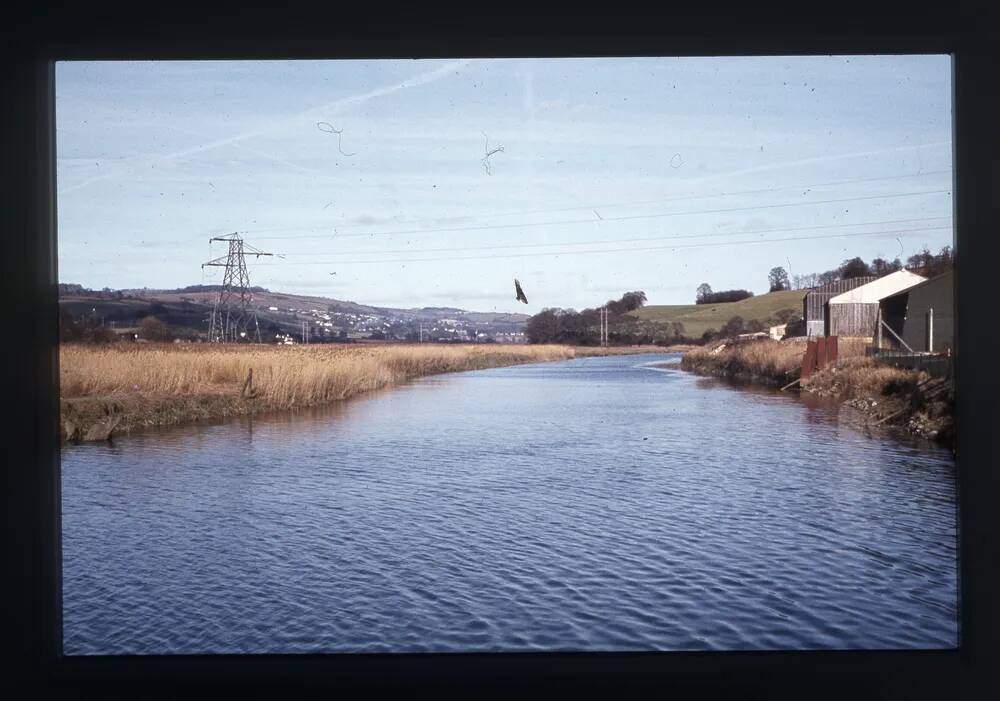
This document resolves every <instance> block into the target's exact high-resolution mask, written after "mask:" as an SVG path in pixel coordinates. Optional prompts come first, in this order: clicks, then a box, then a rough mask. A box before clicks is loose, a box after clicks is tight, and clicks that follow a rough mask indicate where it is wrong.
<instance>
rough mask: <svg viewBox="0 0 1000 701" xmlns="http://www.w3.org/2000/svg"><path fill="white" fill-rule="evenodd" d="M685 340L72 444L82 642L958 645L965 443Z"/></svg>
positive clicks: (157, 649)
mask: <svg viewBox="0 0 1000 701" xmlns="http://www.w3.org/2000/svg"><path fill="white" fill-rule="evenodd" d="M675 358H676V356H670V357H668V356H660V357H656V356H654V357H650V356H632V357H628V356H624V357H610V358H585V359H577V360H572V361H567V362H559V363H547V364H540V365H524V366H519V367H510V368H501V369H495V370H486V371H480V372H470V373H462V374H454V375H446V376H439V377H434V378H427V379H423V380H420V381H417V382H414V383H412V384H410V385H406V386H403V387H399V388H396V389H394V390H391V391H386V392H379V393H376V394H373V395H370V396H366V397H363V398H360V399H357V400H353V401H350V402H345V403H342V404H340V405H337V406H333V407H327V408H324V409H322V410H316V411H308V412H299V413H296V414H286V415H282V416H273V417H267V418H260V417H258V418H256V419H254V420H252V421H251V420H249V419H243V420H237V421H232V422H229V423H225V424H221V425H212V426H204V425H202V426H188V427H176V428H172V429H168V430H161V431H155V432H153V431H151V432H147V433H142V434H135V435H132V436H129V437H123V438H120V439H117V440H116V441H115V443H114V444H113V445H80V446H72V447H68V448H66V449H65V450H64V451H63V454H62V471H63V483H62V484H63V563H64V572H63V586H64V639H65V643H64V645H65V650H66V652H67V653H70V654H81V653H83V654H92V653H116V654H120V653H205V652H317V651H323V652H342V651H351V652H354V651H358V652H362V651H364V652H372V651H459V650H462V651H467V650H473V651H527V650H556V649H558V650H653V649H655V650H691V649H743V650H745V649H788V648H795V649H802V648H813V649H815V648H824V649H829V648H941V647H953V646H955V645H956V644H957V637H958V630H957V614H956V598H957V582H956V510H955V470H954V464H953V460H952V458H951V454H950V453H949V452H948V451H945V450H942V449H939V448H934V447H932V446H928V445H926V444H918V443H915V442H913V441H907V440H904V439H902V438H899V437H893V436H884V435H876V436H872V435H866V434H865V433H864V432H863V431H861V430H859V429H858V428H857V427H855V426H853V425H852V424H851V422H849V421H846V420H841V421H838V420H837V417H836V413H837V411H838V409H837V408H836V407H831V406H829V405H826V406H823V405H818V406H807V405H805V404H804V403H803V402H802V401H800V400H798V399H795V398H792V397H788V396H786V395H783V394H778V393H775V392H770V391H768V392H762V391H748V390H743V389H737V388H733V387H729V386H726V385H723V384H720V383H718V382H715V381H710V380H704V379H699V378H695V377H693V376H691V375H688V374H686V373H683V372H680V371H678V370H669V369H666V370H664V369H653V368H650V367H648V365H647V364H648V363H650V362H654V361H664V360H670V359H675ZM842 418H844V417H842Z"/></svg>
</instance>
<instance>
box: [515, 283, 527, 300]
mask: <svg viewBox="0 0 1000 701" xmlns="http://www.w3.org/2000/svg"><path fill="white" fill-rule="evenodd" d="M514 292H515V293H516V296H515V297H514V299H516V300H517V301H518V302H524V303H525V304H527V303H528V298H527V297H525V296H524V290H522V289H521V283H520V282H518V281H517V278H514Z"/></svg>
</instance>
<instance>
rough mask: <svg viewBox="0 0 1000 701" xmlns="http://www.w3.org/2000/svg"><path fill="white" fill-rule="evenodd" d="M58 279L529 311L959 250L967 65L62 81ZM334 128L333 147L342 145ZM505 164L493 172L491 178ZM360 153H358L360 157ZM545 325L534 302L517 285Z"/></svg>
mask: <svg viewBox="0 0 1000 701" xmlns="http://www.w3.org/2000/svg"><path fill="white" fill-rule="evenodd" d="M56 76H57V79H56V119H57V191H58V223H59V278H60V280H61V281H64V282H77V283H81V284H83V285H85V286H88V287H94V288H102V287H112V288H123V287H151V288H153V287H178V286H184V285H189V284H201V283H205V284H210V283H214V282H218V281H219V279H220V277H221V275H220V273H221V269H220V268H207V269H202V268H201V267H200V266H201V263H203V262H204V261H206V260H209V259H210V258H214V257H216V256H219V255H222V254H223V253H224V250H225V249H224V247H223V245H222V244H219V243H215V244H210V243H209V241H208V239H209V238H210V237H212V236H214V235H219V234H224V233H229V232H233V231H239V232H245V233H243V236H244V238H245V239H246V241H247V242H248V243H249V244H251V245H253V246H256V247H257V248H260V249H262V250H265V251H272V252H275V253H280V254H282V256H283V257H270V258H260V259H250V261H249V263H250V273H251V277H252V280H253V282H254V284H259V285H262V286H264V287H267V288H269V289H272V290H282V291H288V292H298V293H306V294H318V295H324V296H329V297H335V298H338V299H347V300H352V301H356V302H362V303H367V304H378V305H386V306H407V307H410V306H458V307H463V308H466V309H475V310H481V311H488V310H497V311H521V312H527V313H535V312H537V311H539V310H541V309H542V308H544V307H568V308H569V307H571V308H576V309H581V308H584V307H592V306H596V305H598V304H600V303H601V302H603V301H605V300H606V299H609V298H612V297H618V296H620V295H621V293H622V292H624V291H626V290H636V289H641V290H644V291H645V292H646V294H647V296H648V299H649V303H651V304H683V303H691V302H692V301H693V298H694V295H695V288H696V287H697V286H698V285H699V284H700V283H702V282H708V283H709V284H710V285H712V287H713V288H714V289H728V288H734V287H738V288H746V289H750V290H752V291H753V292H755V293H758V294H759V293H763V292H766V291H767V273H768V271H769V270H770V269H771V268H772V267H774V266H776V265H781V266H783V267H785V268H786V269H789V270H790V272H791V273H792V274H797V273H806V272H820V271H823V270H827V269H829V268H832V267H834V266H835V265H837V264H838V263H839V262H840V261H841V260H843V259H844V258H847V257H853V256H855V255H860V256H861V257H863V258H865V259H866V260H869V259H871V258H872V257H874V256H877V255H881V256H886V257H889V258H892V257H895V256H900V257H901V258H904V259H905V257H906V256H909V255H911V254H912V253H914V252H915V251H916V250H918V249H920V248H922V247H923V246H924V245H927V246H929V247H930V248H931V249H933V250H937V249H939V248H940V247H941V246H944V245H948V244H951V243H952V240H953V233H952V221H951V214H952V195H951V183H952V179H951V168H952V150H951V129H952V126H951V62H950V58H949V57H947V56H895V57H891V56H835V57H755V58H740V57H727V58H655V59H653V58H624V59H556V60H553V59H503V60H419V61H412V60H392V61H389V60H378V61H287V62H285V61H269V62H256V61H240V62H229V61H194V62H193V61H184V62H69V63H68V62H61V63H59V64H58V65H57V72H56ZM331 129H336V130H339V131H340V132H341V133H340V134H339V135H338V134H336V133H333V132H331V131H330V130H331ZM487 145H488V148H489V149H490V150H492V149H495V148H497V147H503V151H501V152H497V153H495V154H494V155H493V156H491V157H490V158H489V161H488V163H489V165H490V169H489V170H490V172H489V173H487V172H486V168H485V167H484V163H483V156H484V154H485V153H486V150H487ZM345 154H346V155H345ZM514 277H517V278H519V279H520V280H521V283H522V285H523V287H524V290H525V292H526V294H527V296H528V299H529V302H530V304H528V305H522V304H520V303H518V302H516V301H515V300H514V293H513V284H512V281H513V278H514Z"/></svg>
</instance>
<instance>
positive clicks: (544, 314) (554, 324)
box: [525, 290, 685, 346]
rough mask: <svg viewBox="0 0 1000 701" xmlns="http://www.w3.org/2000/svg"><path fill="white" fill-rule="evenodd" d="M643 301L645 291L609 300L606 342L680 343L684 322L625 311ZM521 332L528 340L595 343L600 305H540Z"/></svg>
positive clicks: (531, 341)
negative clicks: (649, 319)
mask: <svg viewBox="0 0 1000 701" xmlns="http://www.w3.org/2000/svg"><path fill="white" fill-rule="evenodd" d="M645 303H646V293H645V292H642V291H639V290H637V291H633V292H626V293H625V294H623V295H622V296H621V298H620V299H616V300H609V301H608V302H607V303H606V304H605V305H604V307H603V309H607V312H608V342H609V343H610V344H611V345H634V344H659V345H670V344H671V343H680V342H682V341H683V340H685V338H684V325H683V324H680V323H674V324H670V325H656V324H648V323H644V322H643V321H642V320H640V319H637V318H636V317H634V316H629V315H628V313H629V312H631V311H634V310H636V309H639V308H640V307H642V306H643V305H644V304H645ZM525 336H526V337H527V339H528V342H529V343H567V344H571V345H580V346H596V345H600V343H601V308H595V309H584V310H583V311H579V312H578V311H576V310H575V309H558V308H548V309H543V310H542V311H541V312H539V313H538V314H535V315H534V316H532V317H530V318H529V319H528V322H527V325H526V328H525Z"/></svg>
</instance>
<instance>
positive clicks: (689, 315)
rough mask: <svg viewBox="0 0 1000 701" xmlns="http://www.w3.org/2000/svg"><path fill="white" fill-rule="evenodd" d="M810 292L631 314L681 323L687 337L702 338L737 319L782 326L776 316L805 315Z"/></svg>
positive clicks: (652, 308) (668, 306)
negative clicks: (804, 303)
mask: <svg viewBox="0 0 1000 701" xmlns="http://www.w3.org/2000/svg"><path fill="white" fill-rule="evenodd" d="M806 292H808V290H784V291H782V292H770V293H768V294H764V295H759V296H756V297H750V298H748V299H742V300H740V301H739V302H722V303H719V304H653V305H648V306H645V307H642V308H641V309H636V310H635V311H633V312H629V315H630V316H634V317H636V318H638V319H640V320H641V321H645V322H652V323H656V324H670V323H673V322H680V323H681V324H683V325H684V335H685V336H689V337H691V338H697V337H699V336H701V335H702V334H703V333H705V331H707V330H709V329H715V330H718V329H719V328H720V327H721V326H722V325H723V324H725V323H726V322H727V321H729V320H730V319H731V318H733V317H734V316H739V317H741V318H742V319H743V321H744V323H747V322H750V321H753V320H757V321H760V322H761V323H762V324H764V325H765V326H768V325H773V324H778V323H781V322H780V321H779V320H778V319H777V314H778V313H779V312H781V311H782V310H784V309H790V310H792V311H795V312H798V314H800V315H801V314H802V299H803V298H804V297H805V296H806Z"/></svg>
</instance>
